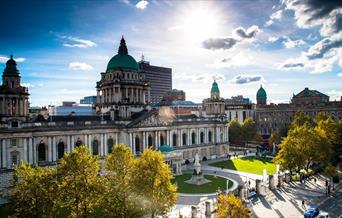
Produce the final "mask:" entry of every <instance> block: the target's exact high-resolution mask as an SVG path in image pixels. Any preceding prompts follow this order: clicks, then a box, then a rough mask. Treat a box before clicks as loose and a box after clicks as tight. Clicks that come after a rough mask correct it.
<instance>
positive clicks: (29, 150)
mask: <svg viewBox="0 0 342 218" xmlns="http://www.w3.org/2000/svg"><path fill="white" fill-rule="evenodd" d="M32 140H33V139H32V138H28V143H29V144H28V156H29V158H28V162H29V163H30V164H33V145H32V144H33V143H32Z"/></svg>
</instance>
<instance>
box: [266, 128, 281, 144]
mask: <svg viewBox="0 0 342 218" xmlns="http://www.w3.org/2000/svg"><path fill="white" fill-rule="evenodd" d="M280 140H281V137H280V134H279V132H278V130H275V131H273V132H272V133H271V136H270V139H269V142H270V144H271V145H273V144H275V145H278V144H280Z"/></svg>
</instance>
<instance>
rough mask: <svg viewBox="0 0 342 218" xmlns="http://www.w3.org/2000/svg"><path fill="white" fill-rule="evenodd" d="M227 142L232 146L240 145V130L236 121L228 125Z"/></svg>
mask: <svg viewBox="0 0 342 218" xmlns="http://www.w3.org/2000/svg"><path fill="white" fill-rule="evenodd" d="M229 140H230V142H231V143H234V144H240V143H241V142H242V129H241V125H240V123H239V122H238V121H237V120H232V121H231V122H230V123H229Z"/></svg>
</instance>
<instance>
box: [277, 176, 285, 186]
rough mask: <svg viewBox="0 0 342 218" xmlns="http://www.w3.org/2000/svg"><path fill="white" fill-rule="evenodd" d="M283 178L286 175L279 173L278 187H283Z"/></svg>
mask: <svg viewBox="0 0 342 218" xmlns="http://www.w3.org/2000/svg"><path fill="white" fill-rule="evenodd" d="M283 179H284V175H283V174H279V175H278V187H279V188H281V186H282V185H283Z"/></svg>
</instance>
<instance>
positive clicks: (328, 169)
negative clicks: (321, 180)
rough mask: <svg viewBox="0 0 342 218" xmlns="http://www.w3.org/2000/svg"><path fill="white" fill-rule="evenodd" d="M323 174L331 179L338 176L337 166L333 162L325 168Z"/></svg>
mask: <svg viewBox="0 0 342 218" xmlns="http://www.w3.org/2000/svg"><path fill="white" fill-rule="evenodd" d="M323 174H324V175H326V176H328V177H330V181H331V178H333V177H335V176H338V173H337V170H336V168H335V167H334V166H333V165H332V164H331V163H329V164H328V165H327V166H326V167H325V168H324V171H323Z"/></svg>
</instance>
